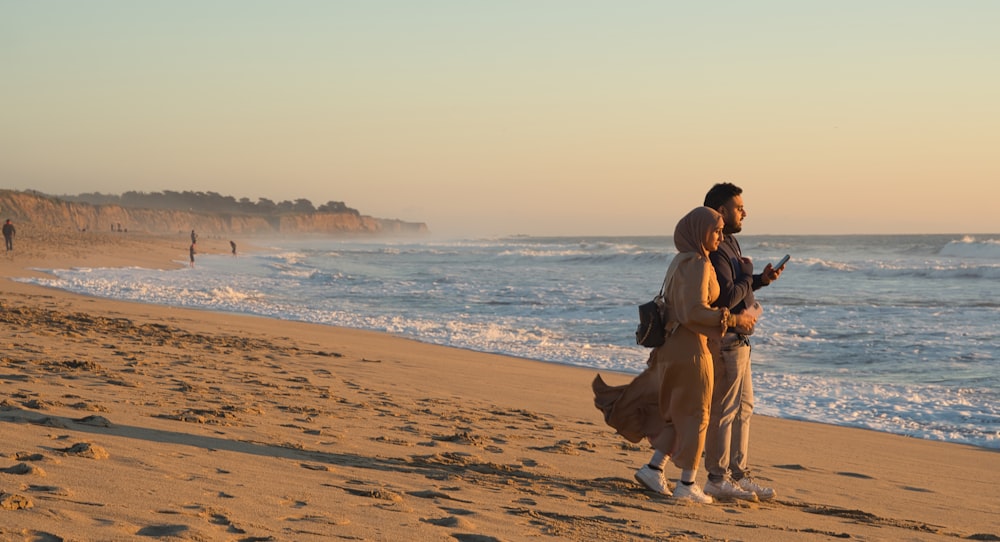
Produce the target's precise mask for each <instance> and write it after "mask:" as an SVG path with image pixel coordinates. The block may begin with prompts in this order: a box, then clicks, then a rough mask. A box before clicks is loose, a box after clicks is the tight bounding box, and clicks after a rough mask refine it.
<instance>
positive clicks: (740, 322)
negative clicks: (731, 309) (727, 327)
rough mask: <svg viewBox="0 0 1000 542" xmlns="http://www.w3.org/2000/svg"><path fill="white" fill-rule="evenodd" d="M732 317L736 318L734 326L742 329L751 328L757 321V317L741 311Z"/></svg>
mask: <svg viewBox="0 0 1000 542" xmlns="http://www.w3.org/2000/svg"><path fill="white" fill-rule="evenodd" d="M733 318H735V319H736V327H739V328H744V329H752V328H753V326H754V324H756V323H757V317H756V316H754V315H752V314H747V313H745V312H744V313H742V314H735V315H733Z"/></svg>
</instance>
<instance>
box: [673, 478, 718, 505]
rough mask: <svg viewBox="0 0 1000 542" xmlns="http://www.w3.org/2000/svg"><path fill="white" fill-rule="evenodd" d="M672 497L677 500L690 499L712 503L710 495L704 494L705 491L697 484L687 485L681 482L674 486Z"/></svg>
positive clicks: (702, 502)
mask: <svg viewBox="0 0 1000 542" xmlns="http://www.w3.org/2000/svg"><path fill="white" fill-rule="evenodd" d="M674 499H677V500H679V501H690V502H697V503H701V504H712V502H714V501H712V497H709V496H708V495H705V492H704V491H702V490H701V488H700V487H698V484H691V485H687V484H685V483H683V482H680V483H678V484H677V487H675V488H674Z"/></svg>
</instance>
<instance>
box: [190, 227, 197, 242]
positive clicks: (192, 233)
mask: <svg viewBox="0 0 1000 542" xmlns="http://www.w3.org/2000/svg"><path fill="white" fill-rule="evenodd" d="M197 242H198V234H196V233H195V232H194V230H191V244H192V245H193V244H195V243H197Z"/></svg>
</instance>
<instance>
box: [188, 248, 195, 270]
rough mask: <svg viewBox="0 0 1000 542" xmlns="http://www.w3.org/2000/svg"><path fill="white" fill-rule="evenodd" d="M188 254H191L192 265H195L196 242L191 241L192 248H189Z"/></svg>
mask: <svg viewBox="0 0 1000 542" xmlns="http://www.w3.org/2000/svg"><path fill="white" fill-rule="evenodd" d="M188 254H189V255H190V256H191V267H194V243H191V248H189V249H188Z"/></svg>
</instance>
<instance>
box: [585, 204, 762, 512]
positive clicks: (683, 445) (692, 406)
mask: <svg viewBox="0 0 1000 542" xmlns="http://www.w3.org/2000/svg"><path fill="white" fill-rule="evenodd" d="M723 226H724V222H723V220H722V216H721V215H720V214H719V213H718V212H716V211H715V210H713V209H709V208H708V207H698V208H696V209H694V210H692V211H691V212H689V213H688V214H687V215H685V216H684V218H682V219H681V220H680V221H679V222H678V223H677V227H676V228H675V229H674V245H675V246H676V248H677V252H678V254H677V255H676V256H674V259H673V261H671V262H670V267H669V268H668V270H667V277H666V289H665V292H664V301H665V302H666V306H667V325H666V330H667V339H666V342H664V344H663V345H662V346H659V347H656V348H654V349H653V351H652V352H651V353H650V355H649V360H648V361H647V362H646V364H647V368H646V370H644V371H643V372H642V373H641V374H639V376H637V377H635V379H633V380H632V382H630V383H629V384H626V385H624V386H609V385H607V384H606V383H605V382H604V380H603V379H601V376H600V375H597V377H596V378H594V382H593V390H594V405H595V406H596V407H597V408H598V409H600V410H601V411H602V412H603V413H604V421H605V422H607V424H608V425H610V426H611V427H613V428H615V430H617V432H618V433H619V434H620V435H622V436H623V437H625V438H626V439H627V440H629V441H630V442H639V441H641V440H642V439H644V438H645V439H647V440H648V441H649V443H650V444H651V445H652V447H653V457H652V458H651V459H650V460H649V463H648V464H646V465H644V466H642V467H641V468H640V469H639V470H638V471H637V472H636V473H635V478H636V480H638V481H639V482H640V483H641V484H642V485H644V486H645V487H647V488H649V489H650V490H652V491H655V492H657V493H661V494H663V495H671V491H670V488H669V487H668V485H667V480H666V477H665V476H664V473H663V469H664V467H666V465H667V462H668V461H672V462H673V463H674V465H676V466H677V467H678V468H680V469H681V475H680V479H679V480H678V482H677V485H676V487H675V488H674V490H673V493H672V496H673V498H674V499H677V500H686V501H691V502H697V503H705V504H708V503H711V502H713V501H712V497H710V496H708V495H706V494H705V493H704V492H703V491H702V489H701V488H700V487H699V486H698V485H697V484H696V483H695V477H696V475H697V474H698V464H699V463H700V462H701V457H702V451H703V450H704V447H705V429H706V428H707V427H708V418H709V409H710V407H711V400H712V378H713V369H712V354H711V352H710V351H709V349H708V341H709V338H712V339H714V340H718V339H719V338H720V337H722V336H723V335H724V334H725V333H726V331H727V330H728V329H729V328H730V327H735V326H752V325H753V324H754V322H755V321H756V319H755V318H754V317H753V315H749V314H741V315H734V314H731V313H730V312H729V310H728V309H727V308H725V307H721V308H720V307H713V306H712V303H713V302H714V301H715V300H716V299H717V298H718V297H719V283H718V281H717V280H716V278H715V269H713V268H712V263H711V261H710V260H709V257H708V255H709V254H711V253H712V252H714V251H715V250H716V249H718V247H719V243H721V242H722V235H723V234H722V228H723Z"/></svg>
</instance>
